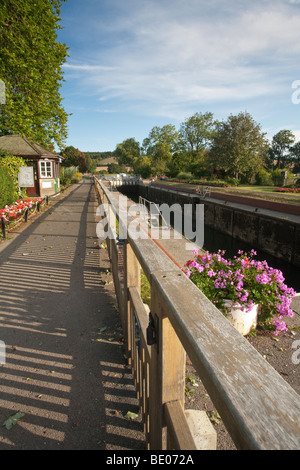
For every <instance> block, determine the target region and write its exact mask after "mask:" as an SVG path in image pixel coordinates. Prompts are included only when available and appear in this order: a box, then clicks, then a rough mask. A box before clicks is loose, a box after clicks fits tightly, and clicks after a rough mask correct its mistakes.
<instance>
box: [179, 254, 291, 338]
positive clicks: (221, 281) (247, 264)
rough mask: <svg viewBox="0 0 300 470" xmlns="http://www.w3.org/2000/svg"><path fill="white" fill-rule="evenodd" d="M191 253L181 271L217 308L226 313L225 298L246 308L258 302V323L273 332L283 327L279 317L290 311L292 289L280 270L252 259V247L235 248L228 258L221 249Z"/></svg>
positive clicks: (289, 315)
mask: <svg viewBox="0 0 300 470" xmlns="http://www.w3.org/2000/svg"><path fill="white" fill-rule="evenodd" d="M193 253H194V259H193V260H189V261H187V263H186V265H185V273H186V275H187V276H188V277H189V278H190V279H191V281H192V282H193V283H194V284H195V285H196V286H197V287H198V288H199V289H200V290H201V291H202V292H203V293H204V295H206V297H207V298H208V299H209V300H210V301H211V302H212V303H214V304H215V305H216V306H217V307H218V309H219V310H221V311H222V312H223V313H225V314H226V306H225V301H226V300H228V299H229V300H231V301H233V302H234V303H236V304H239V305H241V306H242V308H244V309H247V311H250V309H251V308H252V306H253V305H254V304H259V305H260V306H261V313H260V315H259V324H260V325H261V326H262V327H263V328H264V329H270V330H273V331H274V333H275V335H278V334H279V332H280V331H287V326H286V323H285V322H284V321H282V319H283V318H284V317H292V316H293V315H294V312H293V310H292V309H291V308H290V304H291V301H292V298H293V297H294V296H295V294H296V292H295V291H294V289H292V288H289V287H287V285H286V284H285V283H284V277H283V274H282V272H281V271H280V270H278V269H274V268H272V267H270V266H268V263H267V262H266V261H257V260H255V259H253V258H254V256H255V255H256V252H255V251H254V250H251V252H250V254H247V253H244V252H243V251H240V250H239V251H238V256H234V257H233V258H232V259H226V258H225V257H224V254H225V252H224V251H221V250H219V251H218V252H217V253H212V254H211V253H209V252H208V251H207V252H205V253H204V254H203V255H202V254H199V253H198V251H196V250H194V251H193Z"/></svg>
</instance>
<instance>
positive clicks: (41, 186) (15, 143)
mask: <svg viewBox="0 0 300 470" xmlns="http://www.w3.org/2000/svg"><path fill="white" fill-rule="evenodd" d="M0 150H6V151H7V152H9V153H11V154H12V155H15V156H17V157H22V158H24V160H26V162H27V165H28V166H32V167H33V174H34V187H32V188H27V195H28V196H40V197H44V196H51V195H53V194H55V193H58V192H59V191H60V163H61V161H62V160H63V158H62V157H61V156H60V155H57V154H56V153H54V152H51V150H48V149H46V148H45V147H42V146H41V145H40V144H38V143H36V142H32V141H31V140H29V139H27V138H26V137H21V136H19V135H4V136H2V137H0Z"/></svg>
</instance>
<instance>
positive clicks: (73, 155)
mask: <svg viewBox="0 0 300 470" xmlns="http://www.w3.org/2000/svg"><path fill="white" fill-rule="evenodd" d="M61 155H62V157H63V158H64V160H63V162H62V166H64V167H70V166H76V167H78V170H79V171H80V172H81V173H85V172H86V171H87V169H88V163H87V161H86V158H85V154H84V153H83V152H81V151H80V150H78V149H77V148H75V147H73V146H72V145H70V146H68V147H66V148H65V149H64V150H63V151H62V152H61Z"/></svg>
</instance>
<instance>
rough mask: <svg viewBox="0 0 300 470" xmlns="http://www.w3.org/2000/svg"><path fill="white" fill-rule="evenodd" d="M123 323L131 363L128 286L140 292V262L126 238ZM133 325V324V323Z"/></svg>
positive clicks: (130, 323)
mask: <svg viewBox="0 0 300 470" xmlns="http://www.w3.org/2000/svg"><path fill="white" fill-rule="evenodd" d="M123 259H124V324H125V331H124V333H125V340H126V345H127V354H128V360H129V363H130V364H131V357H132V346H131V344H132V341H131V331H132V318H131V308H130V297H129V290H128V289H129V288H130V287H136V288H137V290H138V292H140V290H141V287H140V283H141V276H140V270H141V267H140V264H139V262H138V260H137V258H136V256H135V254H134V252H133V250H132V248H131V246H130V243H129V241H128V240H126V241H125V244H124V255H123ZM133 326H134V325H133Z"/></svg>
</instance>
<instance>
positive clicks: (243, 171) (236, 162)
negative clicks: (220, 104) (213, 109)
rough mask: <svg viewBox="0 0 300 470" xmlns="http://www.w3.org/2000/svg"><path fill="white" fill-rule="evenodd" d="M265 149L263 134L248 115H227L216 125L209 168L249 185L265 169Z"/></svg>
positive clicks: (266, 146) (266, 145) (265, 142)
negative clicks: (259, 171) (241, 178)
mask: <svg viewBox="0 0 300 470" xmlns="http://www.w3.org/2000/svg"><path fill="white" fill-rule="evenodd" d="M267 148H268V144H267V140H266V137H265V133H263V132H262V131H261V127H260V125H259V124H257V123H256V122H255V121H254V119H253V118H252V117H251V116H250V114H249V113H247V112H241V113H239V114H238V115H236V116H233V115H230V116H229V117H228V119H227V121H223V122H220V123H218V125H217V131H216V134H215V135H214V137H213V139H212V146H211V149H210V152H209V159H210V164H211V165H212V167H213V169H214V170H221V171H224V172H225V175H226V176H234V177H235V178H240V177H243V178H245V179H247V180H248V181H250V180H251V178H252V177H253V176H254V175H255V173H256V172H257V171H258V170H259V169H260V168H263V167H264V155H265V153H266V150H267Z"/></svg>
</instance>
